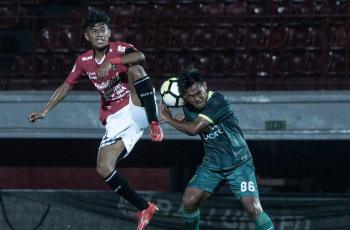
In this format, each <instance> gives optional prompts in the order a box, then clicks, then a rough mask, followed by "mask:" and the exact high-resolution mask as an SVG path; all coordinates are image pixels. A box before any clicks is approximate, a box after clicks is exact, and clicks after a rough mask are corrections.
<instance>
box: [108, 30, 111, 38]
mask: <svg viewBox="0 0 350 230" xmlns="http://www.w3.org/2000/svg"><path fill="white" fill-rule="evenodd" d="M107 28H108V34H107V37H108V38H110V37H111V28H109V27H107Z"/></svg>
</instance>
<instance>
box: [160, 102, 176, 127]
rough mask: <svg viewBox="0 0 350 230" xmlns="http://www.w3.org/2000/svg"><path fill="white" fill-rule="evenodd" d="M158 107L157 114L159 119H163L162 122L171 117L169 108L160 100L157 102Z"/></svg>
mask: <svg viewBox="0 0 350 230" xmlns="http://www.w3.org/2000/svg"><path fill="white" fill-rule="evenodd" d="M159 107H160V113H159V115H160V119H161V120H163V121H164V122H168V121H169V120H171V119H173V115H172V114H171V111H170V109H169V108H168V106H166V105H165V104H164V103H163V102H162V101H161V102H160V103H159Z"/></svg>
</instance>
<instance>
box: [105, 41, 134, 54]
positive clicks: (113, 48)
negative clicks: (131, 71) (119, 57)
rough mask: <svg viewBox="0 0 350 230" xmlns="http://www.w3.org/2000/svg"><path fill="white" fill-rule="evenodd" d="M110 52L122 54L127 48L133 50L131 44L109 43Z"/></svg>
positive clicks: (121, 42)
mask: <svg viewBox="0 0 350 230" xmlns="http://www.w3.org/2000/svg"><path fill="white" fill-rule="evenodd" d="M109 48H110V49H111V52H113V51H115V52H118V53H121V54H124V53H125V51H126V50H127V49H128V48H135V47H134V46H133V45H132V44H130V43H127V42H123V41H113V42H110V43H109Z"/></svg>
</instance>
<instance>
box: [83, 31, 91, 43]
mask: <svg viewBox="0 0 350 230" xmlns="http://www.w3.org/2000/svg"><path fill="white" fill-rule="evenodd" d="M84 37H85V40H86V41H88V42H89V41H90V39H89V36H88V33H87V32H85V33H84Z"/></svg>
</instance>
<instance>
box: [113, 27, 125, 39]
mask: <svg viewBox="0 0 350 230" xmlns="http://www.w3.org/2000/svg"><path fill="white" fill-rule="evenodd" d="M110 29H111V40H112V41H126V39H127V29H126V28H124V27H119V26H111V27H110Z"/></svg>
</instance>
